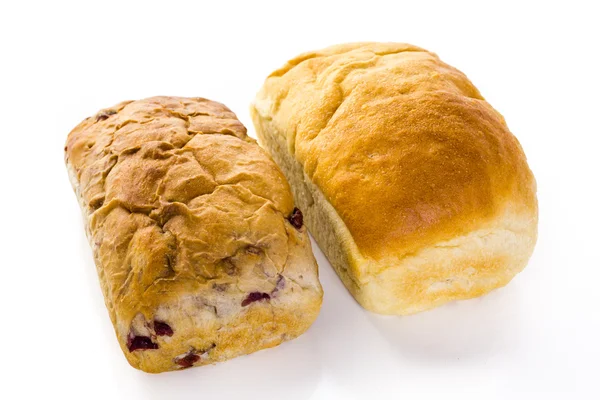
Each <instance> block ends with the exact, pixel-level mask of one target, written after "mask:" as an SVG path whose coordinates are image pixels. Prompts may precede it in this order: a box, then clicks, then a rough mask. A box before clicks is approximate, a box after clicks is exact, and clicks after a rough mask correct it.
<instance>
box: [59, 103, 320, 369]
mask: <svg viewBox="0 0 600 400" xmlns="http://www.w3.org/2000/svg"><path fill="white" fill-rule="evenodd" d="M65 159H66V163H67V167H68V170H69V175H70V177H71V182H72V184H73V187H74V189H75V192H76V194H77V197H78V199H79V201H80V204H81V208H82V210H83V215H84V221H85V225H86V231H87V235H88V238H89V241H90V244H91V246H92V248H93V253H94V258H95V262H96V266H97V270H98V275H99V278H100V283H101V286H102V291H103V293H104V298H105V302H106V306H107V308H108V311H109V314H110V318H111V320H112V322H113V324H114V327H115V331H116V334H117V338H118V341H119V344H120V346H121V348H122V350H123V352H124V354H125V356H126V357H127V360H128V361H129V363H130V364H131V365H132V366H134V367H135V368H139V369H141V370H144V371H147V372H162V371H170V370H177V369H181V368H187V367H190V366H193V365H202V364H207V363H213V362H217V361H223V360H226V359H230V358H232V357H236V356H239V355H242V354H248V353H251V352H254V351H257V350H260V349H264V348H267V347H272V346H276V345H278V344H280V343H281V342H282V341H284V340H289V339H292V338H295V337H297V336H298V335H300V334H301V333H303V332H304V331H305V330H306V329H307V328H308V327H309V326H310V325H311V323H312V322H313V321H314V320H315V318H316V316H317V314H318V312H319V308H320V305H321V298H322V290H321V286H320V284H319V280H318V276H317V265H316V262H315V259H314V257H313V255H312V252H311V246H310V241H309V238H308V235H307V232H306V228H305V227H304V226H303V224H302V214H301V212H300V211H299V210H298V209H296V208H294V203H293V198H292V195H291V192H290V188H289V186H288V184H287V182H286V180H285V178H284V176H283V175H282V174H281V171H280V170H279V168H278V167H277V166H276V165H275V163H274V162H273V161H272V160H271V158H270V157H269V156H268V155H267V154H266V153H265V152H264V151H263V150H262V149H261V148H259V147H258V145H257V144H256V143H255V141H254V140H253V139H251V138H249V137H248V136H247V135H246V129H245V128H244V126H243V125H242V124H241V123H240V122H239V121H238V120H237V118H236V116H235V115H234V114H233V113H232V112H231V111H230V110H229V109H228V108H227V107H225V106H224V105H222V104H220V103H216V102H213V101H209V100H206V99H201V98H177V97H154V98H149V99H145V100H140V101H133V102H123V103H120V104H118V105H116V106H114V107H111V108H108V109H105V110H102V111H100V112H99V113H98V114H96V115H95V116H93V117H90V118H87V119H86V120H84V121H83V122H81V123H80V124H79V125H78V126H77V127H76V128H75V129H73V131H72V132H71V133H70V134H69V136H68V139H67V144H66V147H65Z"/></svg>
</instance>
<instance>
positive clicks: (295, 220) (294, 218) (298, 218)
mask: <svg viewBox="0 0 600 400" xmlns="http://www.w3.org/2000/svg"><path fill="white" fill-rule="evenodd" d="M288 221H290V224H292V226H293V227H294V228H296V229H298V230H299V229H300V228H302V225H303V222H304V221H303V217H302V211H300V209H299V208H298V207H294V210H293V211H292V214H290V216H289V217H288Z"/></svg>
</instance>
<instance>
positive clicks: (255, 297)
mask: <svg viewBox="0 0 600 400" xmlns="http://www.w3.org/2000/svg"><path fill="white" fill-rule="evenodd" d="M270 299H271V296H269V295H268V294H267V293H261V292H252V293H250V294H249V295H248V297H246V298H245V299H244V301H242V307H246V306H247V305H248V304H250V303H254V302H255V301H260V300H270Z"/></svg>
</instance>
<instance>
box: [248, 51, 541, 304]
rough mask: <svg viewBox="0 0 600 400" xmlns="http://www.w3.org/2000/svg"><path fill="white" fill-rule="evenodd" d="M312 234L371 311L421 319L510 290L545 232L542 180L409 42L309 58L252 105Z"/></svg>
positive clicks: (500, 122) (450, 73) (441, 66)
mask: <svg viewBox="0 0 600 400" xmlns="http://www.w3.org/2000/svg"><path fill="white" fill-rule="evenodd" d="M251 112H252V114H253V120H254V123H255V126H256V130H257V134H258V137H259V141H260V142H261V144H262V145H263V146H264V147H265V148H267V149H268V150H269V151H270V152H271V154H272V156H273V158H274V159H275V161H276V162H278V164H279V165H280V167H281V168H282V170H283V172H284V174H285V175H286V176H287V178H288V180H289V182H290V185H291V186H292V190H293V192H294V194H295V197H296V201H297V202H298V204H299V206H300V207H301V208H302V210H303V211H304V213H305V218H306V220H307V226H308V228H309V230H310V231H311V233H312V234H313V235H314V236H315V238H316V240H317V242H318V243H319V245H320V246H321V248H322V249H323V250H324V252H325V254H326V255H327V257H328V258H329V260H330V262H331V264H332V265H333V267H334V268H335V270H336V271H337V273H338V274H339V276H340V277H341V279H342V280H343V282H344V284H345V285H346V287H347V288H348V289H349V290H350V292H351V293H352V294H353V295H354V297H355V298H356V299H357V300H358V302H359V303H360V304H362V305H363V306H364V307H365V308H367V309H369V310H372V311H375V312H379V313H386V314H410V313H414V312H418V311H422V310H426V309H429V308H432V307H435V306H438V305H440V304H443V303H445V302H448V301H451V300H456V299H465V298H471V297H475V296H479V295H482V294H484V293H486V292H489V291H490V290H492V289H494V288H497V287H500V286H503V285H505V284H506V283H508V282H509V281H510V280H511V279H512V277H514V276H515V275H516V274H517V273H518V272H519V271H521V270H522V269H523V268H524V266H525V264H526V263H527V260H528V259H529V257H530V255H531V253H532V251H533V247H534V244H535V241H536V236H537V200H536V195H535V192H536V185H535V180H534V177H533V175H532V173H531V171H530V170H529V167H528V166H527V162H526V159H525V155H524V154H523V150H522V148H521V146H520V145H519V142H518V141H517V139H516V138H515V137H514V136H513V135H512V134H511V133H510V131H509V130H508V128H507V126H506V123H505V121H504V119H503V118H502V116H501V115H500V114H499V113H498V112H496V111H495V110H494V109H493V108H492V107H491V106H490V105H489V104H488V103H487V102H486V101H485V100H484V99H483V97H482V96H481V94H480V93H479V91H478V90H477V89H476V88H475V87H474V86H473V84H472V83H471V82H470V81H469V80H468V79H467V78H466V77H465V75H464V74H462V73H461V72H460V71H458V70H456V69H454V68H452V67H451V66H449V65H447V64H445V63H443V62H442V61H440V59H439V58H438V57H437V56H436V55H435V54H433V53H430V52H428V51H425V50H423V49H421V48H418V47H415V46H411V45H408V44H400V43H354V44H344V45H338V46H333V47H329V48H326V49H324V50H321V51H315V52H311V53H306V54H302V55H300V56H298V57H297V58H295V59H293V60H290V61H289V62H288V63H287V64H286V65H284V66H283V67H282V68H280V69H278V70H277V71H275V72H273V73H272V74H271V75H270V76H269V77H268V78H267V80H266V81H265V84H264V86H263V88H262V90H261V91H260V92H259V94H258V95H257V97H256V100H255V102H254V104H253V107H252V109H251Z"/></svg>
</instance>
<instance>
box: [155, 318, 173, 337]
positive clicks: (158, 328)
mask: <svg viewBox="0 0 600 400" xmlns="http://www.w3.org/2000/svg"><path fill="white" fill-rule="evenodd" d="M154 332H156V334H157V335H158V336H173V329H171V327H170V326H169V324H167V323H165V322H159V321H154Z"/></svg>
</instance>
